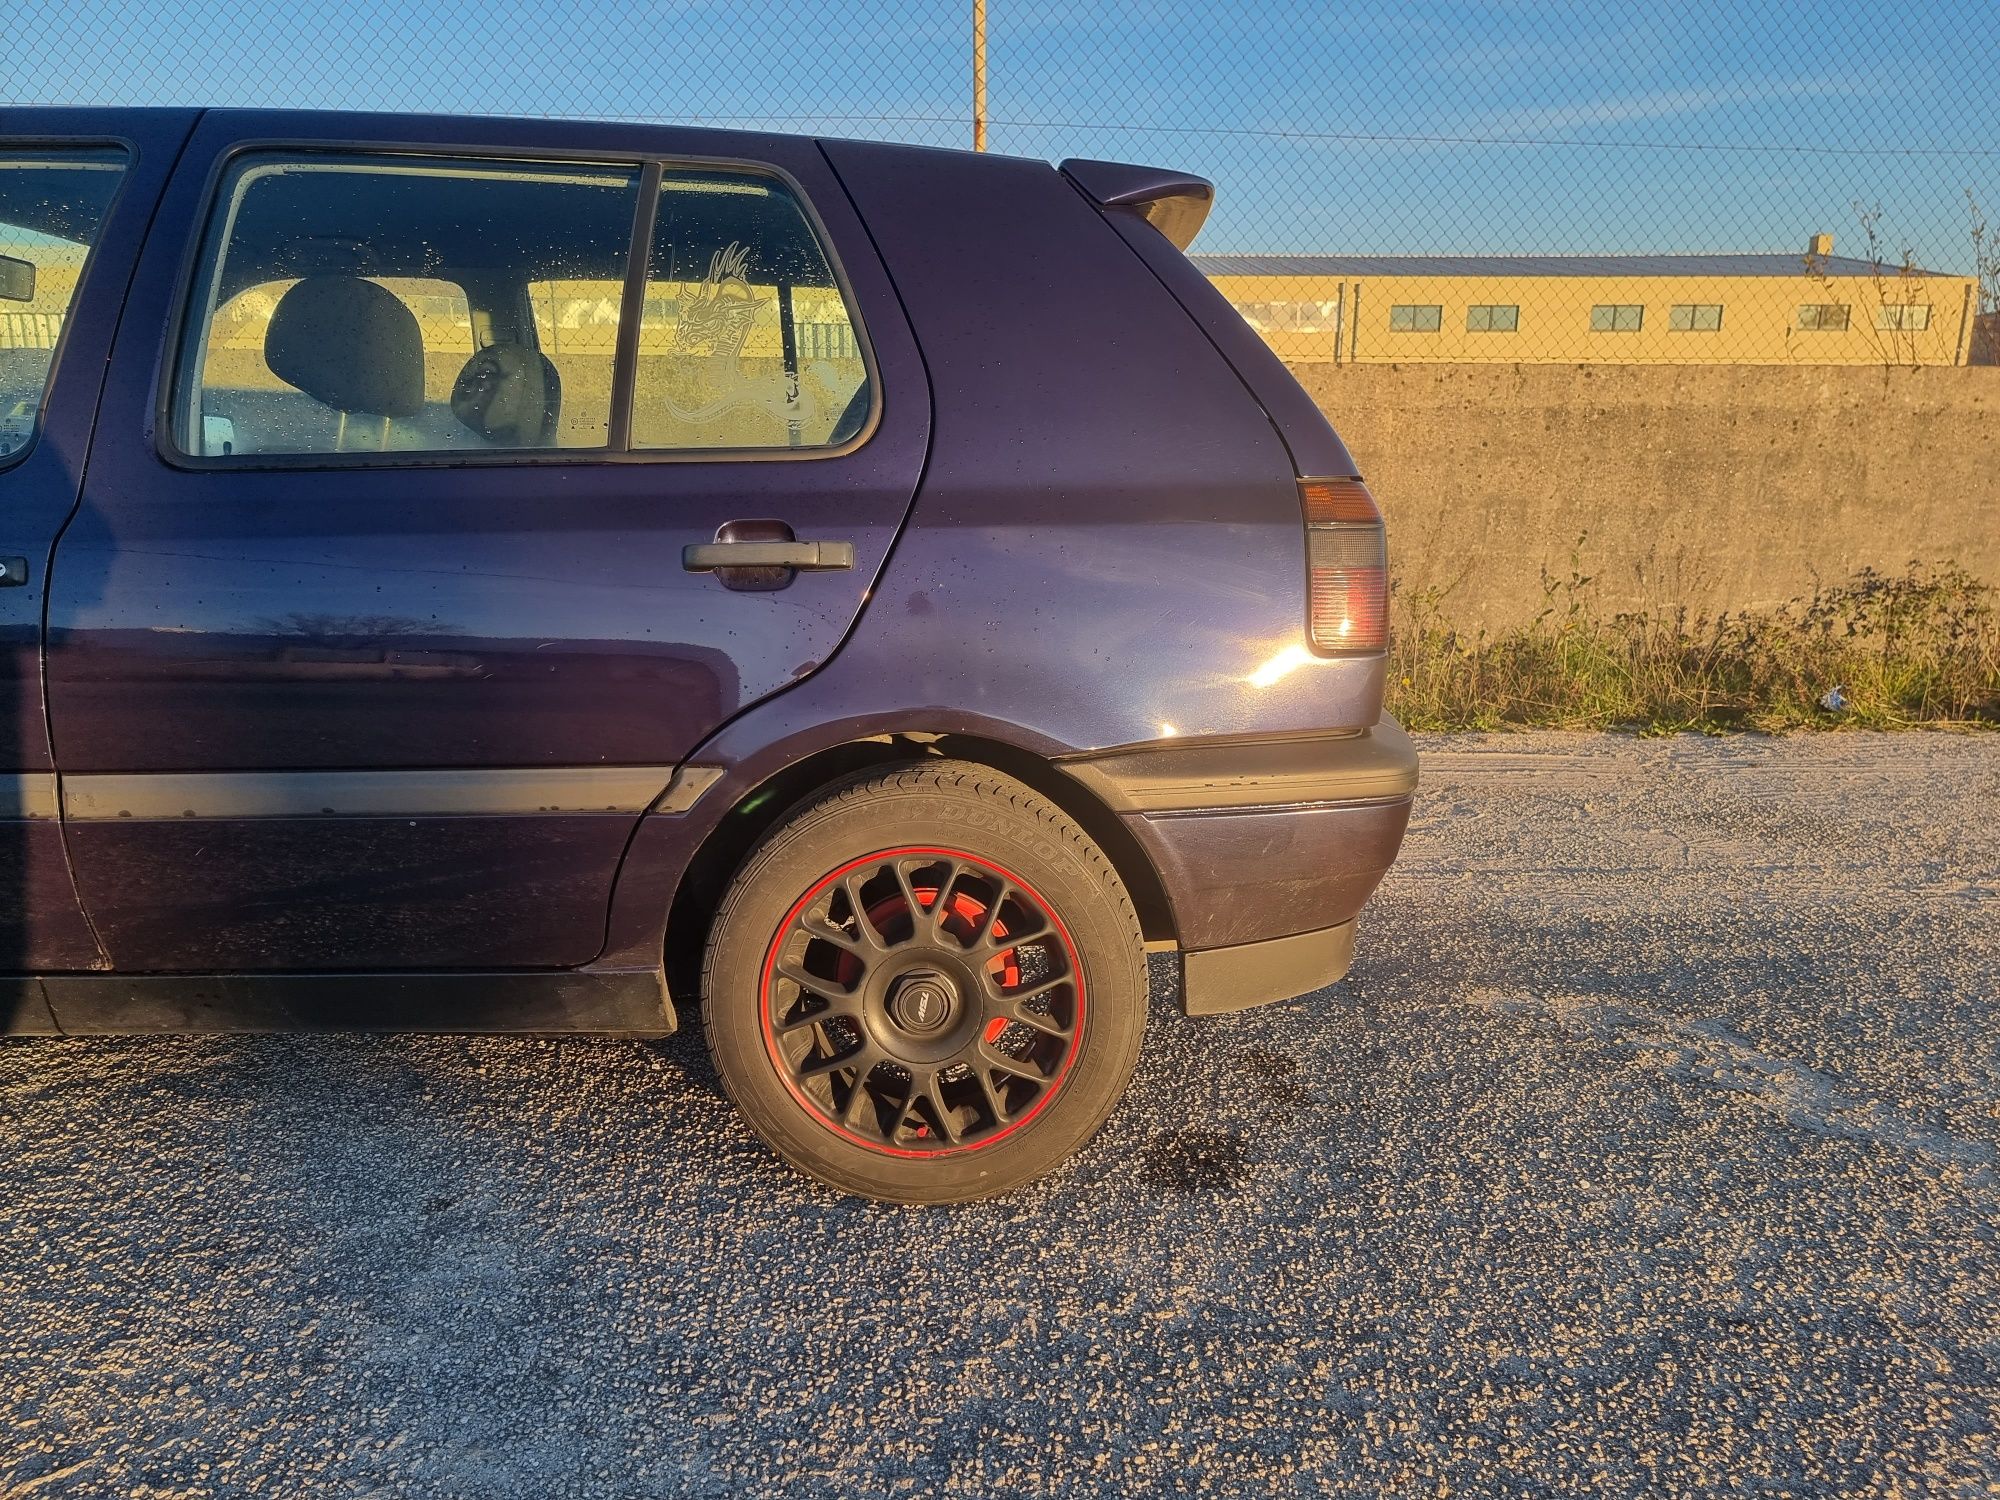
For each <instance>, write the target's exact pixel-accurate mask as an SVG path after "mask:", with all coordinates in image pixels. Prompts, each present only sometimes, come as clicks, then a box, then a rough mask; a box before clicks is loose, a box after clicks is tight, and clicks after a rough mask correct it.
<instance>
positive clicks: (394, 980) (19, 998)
mask: <svg viewBox="0 0 2000 1500" xmlns="http://www.w3.org/2000/svg"><path fill="white" fill-rule="evenodd" d="M0 998H8V999H9V1000H10V1002H11V1003H10V1011H11V1014H12V1017H13V1019H12V1021H11V1022H10V1023H9V1024H8V1025H7V1026H4V1027H0V1034H9V1035H15V1036H163V1035H187V1034H192V1033H199V1032H268V1031H282V1032H296V1031H413V1032H444V1033H461V1034H473V1035H477V1034H485V1035H508V1036H561V1035H569V1034H576V1033H582V1034H584V1035H589V1036H637V1037H655V1036H668V1035H671V1034H672V1033H673V1031H674V1029H675V1026H676V1017H675V1014H674V1007H673V1002H672V1001H671V1000H670V999H669V998H668V997H667V985H666V978H665V976H664V975H663V974H662V972H661V971H660V970H658V969H617V970H601V969H600V970H592V969H567V970H544V971H541V972H528V971H523V970H507V971H502V972H499V973H491V974H473V973H463V972H455V973H439V974H414V973H394V974H43V975H39V976H37V975H25V976H23V975H11V976H0Z"/></svg>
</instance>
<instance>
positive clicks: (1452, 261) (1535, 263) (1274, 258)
mask: <svg viewBox="0 0 2000 1500" xmlns="http://www.w3.org/2000/svg"><path fill="white" fill-rule="evenodd" d="M1190 258H1191V259H1192V260H1193V261H1194V263H1195V265H1196V266H1198V267H1199V268H1200V269H1201V270H1202V271H1203V272H1204V273H1206V274H1207V275H1210V276H1803V275H1804V274H1805V268H1806V266H1805V262H1806V258H1805V256H1804V255H1803V254H1799V255H1196V256H1192V257H1190ZM1817 264H1819V265H1820V267H1821V268H1822V270H1823V271H1824V274H1826V275H1828V276H1873V275H1874V274H1876V270H1877V267H1876V266H1875V264H1874V262H1872V261H1866V260H1857V259H1855V258H1854V257H1853V256H1848V255H1830V256H1827V257H1825V259H1824V260H1822V261H1819V262H1817ZM1902 269H1903V268H1902V267H1901V266H1882V267H1881V268H1880V270H1881V274H1882V275H1884V276H1898V275H1901V274H1902ZM1911 274H1913V275H1917V276H1948V275H1952V274H1954V273H1952V272H1948V271H1920V270H1919V271H1912V273H1911Z"/></svg>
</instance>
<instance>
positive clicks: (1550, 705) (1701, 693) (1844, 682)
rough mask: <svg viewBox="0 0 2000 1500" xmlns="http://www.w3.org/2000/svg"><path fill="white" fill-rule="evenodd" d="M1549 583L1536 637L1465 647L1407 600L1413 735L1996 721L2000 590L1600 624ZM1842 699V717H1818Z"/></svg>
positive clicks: (1953, 584) (1404, 711) (1831, 593)
mask: <svg viewBox="0 0 2000 1500" xmlns="http://www.w3.org/2000/svg"><path fill="white" fill-rule="evenodd" d="M1590 584H1591V579H1590V578H1589V577H1588V576H1587V575H1585V574H1584V573H1582V572H1581V571H1580V569H1579V568H1577V567H1576V566H1575V564H1574V560H1573V561H1572V567H1571V572H1570V576H1569V577H1568V578H1567V579H1556V578H1553V577H1551V576H1549V575H1548V574H1547V573H1546V571H1545V572H1544V575H1543V580H1542V586H1543V591H1544V594H1545V595H1546V600H1547V603H1546V607H1545V608H1544V609H1543V610H1542V612H1541V613H1540V614H1539V615H1538V616H1536V618H1535V619H1534V620H1533V621H1532V622H1531V623H1529V624H1527V625H1524V626H1521V627H1519V628H1516V629H1513V630H1508V631H1505V632H1502V633H1500V634H1498V635H1488V634H1487V633H1486V632H1485V631H1483V630H1482V631H1479V632H1477V633H1476V634H1467V633H1465V632H1464V631H1461V630H1459V629H1457V628H1455V627H1454V626H1453V625H1452V624H1451V623H1450V622H1449V621H1448V620H1447V619H1446V618H1445V615H1444V611H1443V606H1442V600H1441V598H1440V597H1439V596H1438V595H1437V594H1436V593H1424V592H1416V593H1411V592H1407V591H1404V590H1400V589H1399V590H1398V591H1397V595H1396V598H1395V602H1394V607H1395V621H1396V632H1395V637H1394V642H1393V645H1392V646H1391V652H1390V665H1391V669H1392V670H1391V676H1390V688H1389V710H1390V712H1391V713H1393V714H1395V715H1396V716H1397V717H1398V718H1399V719H1401V720H1402V721H1403V722H1404V723H1405V724H1407V725H1409V726H1410V727H1411V728H1414V729H1504V728H1508V727H1514V726H1520V727H1529V726H1533V727H1540V728H1564V729H1601V728H1609V727H1613V726H1618V727H1628V728H1636V729H1640V730H1644V731H1650V732H1657V733H1670V732H1673V731H1677V730H1684V729H1695V730H1703V731H1707V732H1710V733H1716V732H1721V731H1723V730H1728V729H1760V730H1783V729H1799V728H1831V727H1838V726H1852V727H1865V728H1872V729H1887V728H1909V727H1917V726H1943V725H1978V724H1983V725H1987V726H1994V725H1996V724H2000V619H1996V616H1995V612H1994V608H1993V605H1992V603H1991V602H1990V600H1991V596H1992V593H1993V590H1992V589H1991V588H1989V587H1988V586H1987V585H1985V584H1982V583H1980V582H1978V581H1977V580H1975V579H1974V578H1973V577H1972V576H1971V575H1970V574H1968V573H1966V572H1965V571H1964V570H1962V569H1960V568H1956V567H1948V566H1946V567H1933V566H1926V565H1922V564H1917V563H1912V564H1911V565H1910V567H1909V569H1908V570H1907V571H1906V572H1904V573H1903V574H1901V575H1900V576H1897V577H1889V576H1886V575H1884V574H1881V573H1878V572H1875V571H1874V570H1873V569H1867V570H1864V571H1862V572H1860V573H1857V574H1856V575H1854V577H1852V578H1850V579H1848V580H1847V581H1846V582H1845V583H1841V584H1838V585H1835V586H1832V587H1822V588H1819V589H1816V590H1815V591H1814V592H1813V593H1812V594H1810V595H1809V596H1807V597H1805V598H1803V599H1794V600H1792V601H1791V602H1789V603H1787V604H1783V605H1780V606H1778V607H1777V608H1776V609H1771V610H1757V611H1752V610H1745V611H1740V612H1736V613H1726V614H1721V615H1716V616H1712V617H1711V616H1700V617H1696V616H1693V615H1691V614H1690V612H1689V611H1688V610H1687V609H1685V608H1678V609H1669V610H1663V611H1657V612H1655V611H1642V612H1637V613H1627V614H1618V615H1614V616H1612V617H1611V618H1610V619H1609V620H1603V619H1598V618H1595V617H1593V615H1592V614H1591V612H1590V610H1589V607H1588V600H1589V598H1590ZM1834 689H1838V690H1839V701H1841V702H1842V703H1843V706H1841V707H1838V708H1831V709H1830V708H1828V707H1825V706H1823V703H1824V701H1825V699H1826V695H1827V694H1828V693H1829V692H1831V691H1833V690H1834Z"/></svg>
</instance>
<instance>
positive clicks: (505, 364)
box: [451, 344, 562, 448]
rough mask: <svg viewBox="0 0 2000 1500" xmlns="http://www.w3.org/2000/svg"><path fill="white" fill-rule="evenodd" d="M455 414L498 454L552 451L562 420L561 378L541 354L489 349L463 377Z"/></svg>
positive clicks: (454, 396)
mask: <svg viewBox="0 0 2000 1500" xmlns="http://www.w3.org/2000/svg"><path fill="white" fill-rule="evenodd" d="M451 414H452V415H453V416H455V417H457V418H458V421H459V425H460V426H462V427H464V428H465V429H466V430H467V431H469V432H471V433H472V434H473V435H474V436H475V437H479V438H483V439H484V440H485V441H486V442H488V443H490V444H491V445H492V446H494V447H496V448H552V447H554V446H555V439H556V419H557V418H558V417H559V416H560V415H561V414H562V376H561V375H559V374H558V373H557V371H556V367H555V364H554V362H553V361H551V360H550V359H549V357H548V356H547V355H546V354H544V353H542V351H541V350H539V349H530V348H529V347H528V346H527V345H525V344H489V345H487V346H486V347H485V348H484V349H481V350H480V351H479V352H478V353H477V354H475V355H473V356H472V358H470V359H468V360H467V361H466V362H465V368H464V369H462V370H460V371H459V373H458V379H457V381H456V382H454V383H453V385H452V388H451Z"/></svg>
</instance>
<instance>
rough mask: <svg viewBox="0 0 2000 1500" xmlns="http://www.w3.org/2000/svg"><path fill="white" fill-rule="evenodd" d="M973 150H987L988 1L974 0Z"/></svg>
mask: <svg viewBox="0 0 2000 1500" xmlns="http://www.w3.org/2000/svg"><path fill="white" fill-rule="evenodd" d="M972 149H973V150H974V151H984V150H985V149H986V0H972Z"/></svg>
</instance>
